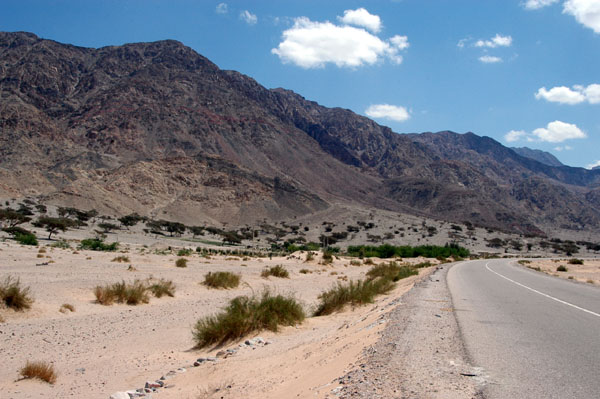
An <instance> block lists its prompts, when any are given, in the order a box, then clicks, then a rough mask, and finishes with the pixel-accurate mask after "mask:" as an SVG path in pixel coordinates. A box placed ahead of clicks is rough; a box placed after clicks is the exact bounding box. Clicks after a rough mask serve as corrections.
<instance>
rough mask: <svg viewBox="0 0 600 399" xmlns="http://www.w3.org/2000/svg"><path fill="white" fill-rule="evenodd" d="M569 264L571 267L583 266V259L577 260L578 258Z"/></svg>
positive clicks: (570, 260) (571, 260)
mask: <svg viewBox="0 0 600 399" xmlns="http://www.w3.org/2000/svg"><path fill="white" fill-rule="evenodd" d="M569 264H570V265H583V259H577V258H573V259H569Z"/></svg>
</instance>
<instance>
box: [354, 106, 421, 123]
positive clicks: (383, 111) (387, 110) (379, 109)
mask: <svg viewBox="0 0 600 399" xmlns="http://www.w3.org/2000/svg"><path fill="white" fill-rule="evenodd" d="M365 114H366V115H367V116H370V117H371V118H375V119H389V120H393V121H396V122H404V121H406V120H408V119H410V113H409V112H408V110H407V109H406V108H404V107H400V106H397V105H390V104H374V105H371V106H369V108H367V109H366V111H365Z"/></svg>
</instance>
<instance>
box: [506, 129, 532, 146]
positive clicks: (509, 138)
mask: <svg viewBox="0 0 600 399" xmlns="http://www.w3.org/2000/svg"><path fill="white" fill-rule="evenodd" d="M525 136H527V132H525V131H524V130H511V131H510V132H508V133H506V134H505V135H504V140H506V142H507V143H514V142H515V141H519V140H521V139H522V138H523V137H525Z"/></svg>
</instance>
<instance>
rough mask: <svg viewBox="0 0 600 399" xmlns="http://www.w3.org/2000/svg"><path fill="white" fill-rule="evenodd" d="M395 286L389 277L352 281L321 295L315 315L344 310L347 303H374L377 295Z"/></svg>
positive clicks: (353, 304)
mask: <svg viewBox="0 0 600 399" xmlns="http://www.w3.org/2000/svg"><path fill="white" fill-rule="evenodd" d="M393 288H394V282H393V281H392V280H390V279H388V278H382V277H377V278H375V279H372V280H366V281H362V280H358V281H356V282H354V281H350V282H349V283H348V284H342V283H339V282H338V284H337V286H335V287H333V288H331V289H330V290H328V291H325V292H323V293H321V295H319V299H320V303H319V304H318V305H317V309H316V310H315V312H314V315H315V316H324V315H328V314H331V313H333V312H336V311H339V310H342V309H343V308H344V307H345V306H346V305H347V304H350V305H352V306H357V305H364V304H367V303H372V302H373V299H374V298H375V296H376V295H379V294H384V293H386V292H388V291H390V290H392V289H393Z"/></svg>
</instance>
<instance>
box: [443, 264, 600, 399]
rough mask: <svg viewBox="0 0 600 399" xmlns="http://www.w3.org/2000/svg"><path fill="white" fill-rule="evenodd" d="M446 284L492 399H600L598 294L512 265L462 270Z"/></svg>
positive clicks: (590, 288) (453, 272)
mask: <svg viewBox="0 0 600 399" xmlns="http://www.w3.org/2000/svg"><path fill="white" fill-rule="evenodd" d="M447 281H448V286H449V288H450V292H451V295H452V301H453V306H454V309H455V312H456V316H457V320H458V324H459V328H460V330H461V333H462V337H463V340H464V343H465V346H466V350H467V353H468V356H469V357H470V361H471V363H472V364H473V365H474V366H479V367H481V368H482V372H481V375H480V376H479V377H476V378H481V379H482V380H483V381H484V384H485V387H484V389H483V392H484V394H485V396H486V397H487V398H491V399H494V398H544V399H547V398H560V399H565V398H600V288H598V287H595V286H591V285H586V284H579V283H574V282H572V281H568V280H563V279H558V278H555V277H552V276H548V275H545V274H542V273H539V272H536V271H533V270H529V269H526V268H523V267H520V266H518V265H516V264H515V263H514V261H511V260H480V261H471V262H464V263H461V264H458V265H456V266H454V267H453V268H452V269H450V271H449V272H448V279H447Z"/></svg>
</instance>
